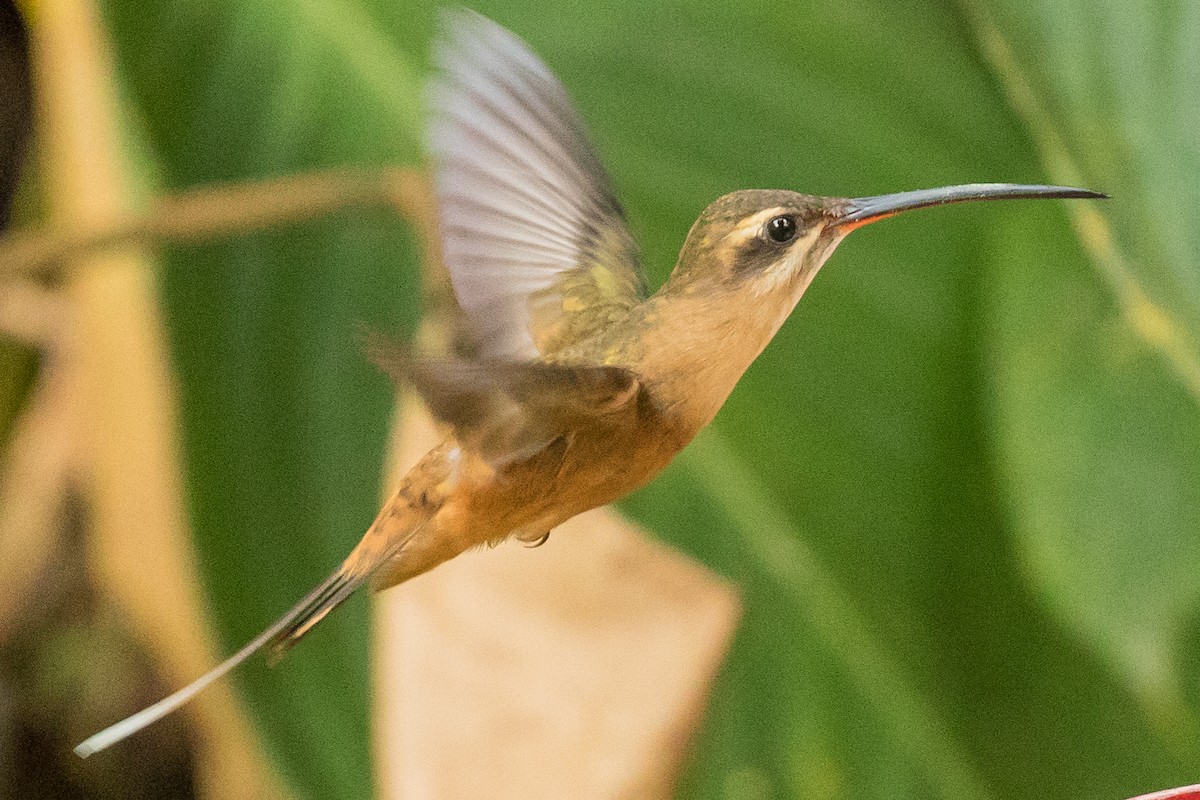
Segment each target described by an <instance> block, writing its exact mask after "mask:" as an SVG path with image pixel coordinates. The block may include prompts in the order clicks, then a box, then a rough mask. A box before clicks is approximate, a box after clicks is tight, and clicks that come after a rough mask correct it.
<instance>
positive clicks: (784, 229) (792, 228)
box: [766, 214, 797, 244]
mask: <svg viewBox="0 0 1200 800" xmlns="http://www.w3.org/2000/svg"><path fill="white" fill-rule="evenodd" d="M796 229H797V225H796V218H795V217H793V216H790V215H788V214H784V215H782V216H779V217H774V218H773V219H771V220H770V221H769V222H767V227H766V231H767V236H768V238H770V240H771V241H772V242H778V243H779V244H783V243H784V242H790V241H791V240H792V239H795V238H796Z"/></svg>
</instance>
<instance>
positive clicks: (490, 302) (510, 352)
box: [430, 10, 646, 360]
mask: <svg viewBox="0 0 1200 800" xmlns="http://www.w3.org/2000/svg"><path fill="white" fill-rule="evenodd" d="M444 23H445V25H444V28H445V31H446V33H445V34H444V36H443V37H442V41H441V42H440V44H439V45H438V47H437V48H436V50H435V58H436V61H437V65H438V68H439V72H440V74H439V76H438V77H437V78H436V79H435V81H434V84H433V91H432V96H431V100H432V112H433V120H432V124H431V128H430V151H431V153H432V154H433V157H434V159H435V171H436V189H437V196H438V204H439V208H440V221H441V232H442V247H443V257H444V259H445V262H446V266H447V268H448V269H449V271H450V278H451V281H452V283H453V284H454V292H455V294H456V295H457V296H458V302H459V305H460V306H462V308H463V310H464V311H465V312H466V313H467V316H468V318H469V320H470V322H471V323H472V325H473V327H474V328H475V331H474V333H475V334H476V336H477V338H478V342H479V344H480V346H481V348H482V351H481V355H483V356H484V357H486V358H495V359H507V360H521V359H532V358H539V357H543V356H547V355H550V354H552V353H555V352H557V351H559V350H562V349H563V348H564V347H567V346H569V345H571V344H574V343H575V342H578V341H581V340H582V339H585V338H587V337H588V336H589V335H591V334H592V333H595V332H596V331H598V330H600V329H601V328H603V327H604V326H605V325H607V324H608V323H610V322H612V321H615V320H617V319H620V318H621V317H623V316H624V315H625V314H626V313H627V312H628V311H629V309H630V308H632V307H633V306H634V305H636V304H637V303H638V302H639V301H641V300H642V299H644V297H645V294H646V284H645V278H644V276H643V274H642V271H641V269H640V267H639V265H638V262H637V253H636V245H635V244H634V241H633V238H632V237H631V236H630V234H629V231H628V229H627V227H626V224H625V216H624V212H623V211H622V209H621V206H620V204H619V203H618V202H617V199H616V197H615V196H614V194H613V189H612V182H611V181H610V180H609V177H608V175H607V173H605V171H604V167H603V166H602V165H601V164H600V160H599V159H598V158H597V157H596V154H595V153H594V152H593V151H592V148H591V145H590V144H589V142H588V140H587V136H586V133H585V131H584V127H583V121H582V120H581V119H580V118H579V115H578V114H577V113H576V112H575V109H574V108H572V106H571V101H570V98H568V97H567V93H566V91H565V90H564V89H563V87H562V85H561V84H559V82H558V80H557V79H556V78H555V77H554V75H552V74H551V73H550V70H549V69H548V68H547V67H546V66H545V65H544V64H543V63H542V62H541V61H540V60H538V58H537V56H535V55H534V54H533V53H532V52H531V51H530V50H529V48H528V47H527V46H526V45H525V44H524V43H523V42H522V41H521V40H519V39H518V38H516V37H515V36H514V35H513V34H511V33H509V32H508V31H507V30H505V29H504V28H501V27H500V26H499V25H497V24H495V23H494V22H491V21H490V20H488V19H486V18H484V17H482V16H480V15H478V14H475V13H474V12H471V11H466V10H456V11H451V12H446V13H445V15H444Z"/></svg>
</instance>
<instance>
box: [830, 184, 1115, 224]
mask: <svg viewBox="0 0 1200 800" xmlns="http://www.w3.org/2000/svg"><path fill="white" fill-rule="evenodd" d="M1107 197H1108V195H1106V194H1102V193H1101V192H1093V191H1091V190H1089V189H1075V188H1073V187H1070V186H1036V185H1027V184H1020V183H968V184H964V185H962V186H944V187H942V188H940V189H918V190H917V191H915V192H897V193H895V194H881V195H878V196H876V197H856V198H854V199H852V200H847V201H846V205H845V206H843V210H842V212H841V213H840V214H838V215H836V216H835V217H834V221H835V223H836V224H837V226H838V227H839V228H842V229H843V230H846V231H852V230H854V229H855V228H861V227H862V226H863V225H867V224H870V223H872V222H878V221H879V220H881V219H887V218H888V217H894V216H895V215H897V214H900V213H903V212H905V211H912V210H914V209H917V208H929V207H930V206H944V205H948V204H950V203H970V202H974V201H975V200H1022V199H1053V198H1057V199H1060V200H1061V199H1066V200H1103V199H1106V198H1107Z"/></svg>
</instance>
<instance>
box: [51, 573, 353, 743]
mask: <svg viewBox="0 0 1200 800" xmlns="http://www.w3.org/2000/svg"><path fill="white" fill-rule="evenodd" d="M362 581H363V578H362V577H361V576H353V577H352V576H347V575H345V574H344V573H343V572H342V570H340V569H339V570H338V571H337V572H335V573H333V574H332V575H330V576H329V577H328V578H326V579H325V580H324V581H323V582H322V583H321V584H320V585H319V586H317V587H316V588H315V589H313V590H312V591H311V592H309V593H308V595H307V596H305V598H304V599H303V600H301V601H300V602H299V603H297V604H296V605H295V606H294V607H293V608H292V609H291V610H290V611H288V612H287V613H286V614H284V615H283V616H282V617H280V618H279V619H278V620H277V621H276V622H275V623H274V624H273V625H271V626H270V627H269V628H267V629H266V630H265V631H263V632H262V633H260V634H259V635H258V636H256V637H254V639H252V640H251V641H250V642H249V643H248V644H246V646H245V647H243V648H242V649H241V650H238V651H237V652H236V653H234V654H233V655H232V656H230V657H229V658H227V659H225V660H224V661H222V662H221V663H220V664H218V665H217V666H216V667H213V668H212V669H211V670H209V671H208V672H206V673H205V674H203V675H201V676H200V677H199V678H197V679H196V680H194V681H192V682H191V683H189V684H188V685H187V686H185V687H183V688H182V689H180V690H179V691H177V692H175V693H174V694H171V695H169V696H167V697H165V698H163V699H162V700H159V701H158V702H157V703H155V704H154V705H152V706H149V707H147V708H144V709H142V710H141V711H139V712H137V713H136V714H134V715H133V716H130V717H127V718H125V719H123V720H121V721H120V722H118V723H116V724H114V725H110V726H109V727H107V728H105V729H104V730H102V731H100V732H99V733H97V734H95V735H94V736H91V737H89V738H88V739H87V740H86V741H84V742H82V743H81V744H79V745H78V746H77V747H76V748H75V754H76V755H78V756H79V757H80V758H87V757H88V756H90V755H92V754H93V753H98V752H100V751H101V750H104V749H105V748H107V747H110V746H112V745H114V744H116V743H117V742H119V741H121V740H122V739H125V738H127V737H129V736H132V735H133V734H135V733H137V732H138V731H140V730H141V729H142V728H145V727H146V726H148V725H150V724H152V723H154V722H157V721H158V720H160V719H162V718H163V717H165V716H166V715H167V714H170V713H171V712H172V711H174V710H175V709H177V708H179V707H180V706H182V705H184V704H185V703H187V702H188V701H189V700H191V699H192V698H193V697H195V696H196V695H198V694H199V693H200V692H202V691H204V689H206V688H208V686H209V685H210V684H212V683H214V682H215V681H217V680H219V679H220V678H221V677H223V676H224V675H225V673H227V672H229V671H230V670H231V669H233V668H234V667H236V666H237V665H238V664H241V663H242V662H243V661H245V660H246V659H247V658H249V657H250V656H252V655H254V653H256V652H257V651H258V650H260V649H261V648H263V647H264V646H268V645H269V646H270V647H271V661H270V663H274V662H275V661H278V660H279V658H281V657H282V656H283V654H284V653H285V652H286V651H287V649H288V648H290V647H291V646H293V645H294V644H295V643H296V642H298V641H299V640H300V638H301V637H302V636H304V634H306V633H308V631H310V630H311V629H312V627H313V626H314V625H316V624H317V623H318V622H320V621H321V619H323V618H324V616H325V615H326V614H328V613H329V612H330V611H332V610H333V609H334V608H336V607H337V606H338V605H340V604H341V603H342V602H343V601H344V600H345V599H346V598H348V597H349V596H350V595H351V594H353V593H354V590H355V589H357V588H358V587H359V585H360V584H361V583H362Z"/></svg>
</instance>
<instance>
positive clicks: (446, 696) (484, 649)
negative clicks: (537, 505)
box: [375, 404, 740, 800]
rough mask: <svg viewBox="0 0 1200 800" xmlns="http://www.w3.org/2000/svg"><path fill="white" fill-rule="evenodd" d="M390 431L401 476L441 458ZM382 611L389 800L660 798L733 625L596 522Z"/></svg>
mask: <svg viewBox="0 0 1200 800" xmlns="http://www.w3.org/2000/svg"><path fill="white" fill-rule="evenodd" d="M414 405H415V404H414ZM398 427H399V430H400V431H401V433H400V434H399V437H398V447H397V458H396V464H397V467H406V466H408V465H409V464H411V463H413V462H414V461H415V460H416V459H417V458H418V457H420V455H422V454H423V453H424V452H425V451H426V450H427V449H428V448H429V447H430V446H432V445H433V444H434V443H436V434H435V433H434V431H433V428H432V426H431V424H430V423H429V421H428V419H427V418H426V417H425V416H424V414H423V413H422V412H418V411H415V410H414V411H413V412H411V413H408V414H405V415H404V417H403V422H402V424H401V425H400V426H398ZM377 598H378V599H377V605H376V609H377V614H376V617H375V620H376V623H375V624H376V636H375V641H376V688H375V697H376V710H375V718H376V737H375V738H376V758H377V762H378V770H379V778H378V784H379V791H380V796H381V797H383V798H386V800H417V799H418V798H421V799H425V798H455V799H456V800H470V799H471V798H487V799H488V800H504V798H521V799H522V800H528V799H529V798H572V799H573V800H589V799H590V798H596V799H597V800H599V799H600V798H637V799H638V800H646V799H647V798H667V797H670V796H672V792H673V789H674V786H675V782H676V780H677V778H678V775H679V772H680V769H681V767H682V766H683V764H684V762H685V758H686V755H687V752H688V746H689V743H690V742H691V741H692V738H693V734H694V733H695V731H696V729H697V726H698V725H699V724H700V722H701V720H702V717H703V713H704V709H705V706H706V700H707V697H708V693H709V689H710V687H711V684H712V680H713V678H714V676H715V674H716V672H717V669H718V667H719V665H720V663H721V661H722V658H723V657H724V655H725V652H726V649H727V647H728V644H729V641H730V639H731V638H732V634H733V631H734V628H735V626H736V623H737V620H738V616H739V610H740V606H739V603H738V598H737V594H736V593H735V591H734V590H733V588H732V587H731V586H729V585H728V584H727V583H725V582H724V581H722V580H721V579H719V578H718V577H716V576H715V575H713V574H712V573H710V572H709V571H708V570H706V569H705V568H703V567H702V566H700V565H699V564H696V563H695V562H693V561H692V560H691V559H689V558H687V557H685V556H683V555H681V554H679V553H676V552H674V551H672V550H670V549H669V548H667V547H665V546H663V545H661V544H657V543H655V542H653V541H651V540H650V539H649V538H648V537H647V536H646V534H645V533H643V532H641V531H639V530H637V529H636V528H635V527H634V526H633V525H631V524H630V523H628V522H626V521H624V520H623V519H621V518H620V517H619V516H618V515H617V514H616V513H615V512H613V511H610V510H607V509H601V510H597V511H593V512H589V513H588V514H584V515H582V516H580V517H578V518H576V519H574V520H571V521H570V522H568V523H567V524H565V525H563V526H561V527H560V528H558V529H557V530H556V531H555V532H554V533H553V534H552V535H551V537H550V540H549V541H548V542H547V543H546V544H545V545H544V546H542V547H540V548H535V549H530V548H527V547H524V546H522V545H521V544H520V543H517V542H508V543H506V544H504V545H501V546H500V547H498V548H496V549H495V550H492V551H478V552H471V553H466V554H464V555H462V556H459V557H458V558H457V559H455V560H454V561H452V562H450V563H448V564H445V565H443V566H441V567H438V568H437V569H436V570H434V571H433V572H431V573H429V574H427V575H423V576H421V577H419V578H417V579H415V580H413V581H410V582H409V583H406V584H404V585H402V586H400V587H397V588H395V589H390V590H388V591H387V592H384V593H383V594H381V595H378V596H377Z"/></svg>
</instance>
